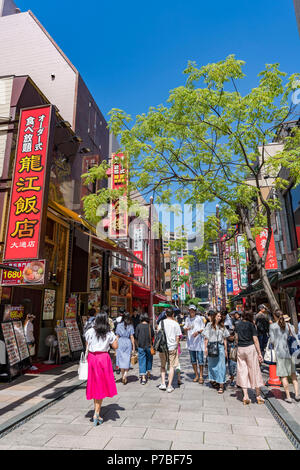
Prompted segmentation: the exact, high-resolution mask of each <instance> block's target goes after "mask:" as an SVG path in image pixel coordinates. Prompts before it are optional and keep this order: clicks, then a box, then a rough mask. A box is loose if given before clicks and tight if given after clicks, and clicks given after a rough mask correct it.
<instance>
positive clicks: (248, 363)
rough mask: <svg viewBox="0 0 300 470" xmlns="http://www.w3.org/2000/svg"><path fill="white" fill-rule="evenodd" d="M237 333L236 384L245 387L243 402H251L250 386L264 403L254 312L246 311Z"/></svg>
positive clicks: (239, 322) (257, 399) (261, 359)
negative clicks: (261, 391) (261, 393)
mask: <svg viewBox="0 0 300 470" xmlns="http://www.w3.org/2000/svg"><path fill="white" fill-rule="evenodd" d="M235 332H236V335H237V344H238V351H237V376H236V384H237V385H238V386H239V387H241V388H242V389H243V393H244V398H243V404H244V405H249V404H250V403H251V401H250V399H249V396H248V388H255V391H256V401H257V403H258V404H259V405H262V404H263V403H264V400H263V398H262V397H261V395H260V387H262V386H263V384H264V383H263V379H262V375H261V371H260V363H261V362H262V361H263V357H262V355H261V351H260V346H259V341H258V338H257V331H256V328H255V325H254V323H253V314H252V312H249V311H248V312H247V311H246V312H244V313H243V316H242V320H241V321H238V322H237V323H236V324H235Z"/></svg>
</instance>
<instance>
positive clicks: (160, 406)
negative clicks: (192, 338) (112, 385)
mask: <svg viewBox="0 0 300 470" xmlns="http://www.w3.org/2000/svg"><path fill="white" fill-rule="evenodd" d="M180 362H181V367H182V370H183V371H184V372H183V374H182V378H183V382H184V384H183V385H182V386H181V387H180V388H178V387H177V386H176V389H175V391H174V392H173V393H170V394H168V393H167V392H164V391H160V390H158V388H157V387H158V385H159V384H160V377H159V359H158V357H156V356H155V359H154V368H153V380H151V381H149V382H148V383H147V385H145V386H142V385H140V384H139V382H138V378H137V373H138V367H137V365H136V366H135V367H134V370H131V371H130V373H129V381H128V384H127V385H126V386H124V385H123V384H122V383H120V382H119V383H118V384H117V387H118V396H116V397H114V398H112V399H106V400H105V401H104V406H103V407H102V413H101V415H102V416H103V417H104V420H105V421H104V424H103V425H101V426H98V427H96V428H95V427H93V423H92V417H93V403H92V401H87V400H86V398H85V386H84V385H81V387H80V388H78V389H76V390H74V391H73V392H72V393H70V394H69V395H67V396H66V397H65V398H63V399H61V400H59V401H57V402H56V403H55V404H54V405H53V406H51V407H49V408H48V409H46V410H45V411H44V412H42V413H41V414H39V415H37V416H35V417H34V418H33V419H31V420H30V421H28V422H27V423H25V424H23V425H21V426H20V427H19V428H17V429H15V430H14V431H12V432H10V433H9V434H7V435H6V436H4V437H3V438H2V439H0V450H4V449H15V450H17V449H18V450H21V449H39V450H42V449H44V450H56V449H106V450H122V449H126V450H140V449H141V450H142V449H145V450H195V449H199V450H205V449H207V450H211V449H215V450H219V449H220V450H225V449H227V450H229V449H234V450H236V449H251V450H256V449H262V450H277V449H278V450H290V449H291V450H292V449H293V446H292V444H291V443H290V441H289V440H288V438H287V437H286V435H285V434H284V433H283V431H282V430H281V428H280V426H279V425H278V424H277V422H276V421H275V419H274V418H273V417H272V415H271V413H270V412H269V411H268V409H267V407H266V406H265V405H257V404H256V403H255V397H254V395H252V396H251V397H252V403H251V404H250V405H249V406H247V407H246V406H243V404H242V401H241V398H242V397H241V392H240V391H239V390H237V389H235V388H230V387H227V390H226V391H225V393H224V395H218V394H217V392H216V391H215V390H213V389H211V388H210V387H209V385H208V383H207V382H206V383H205V384H204V385H200V384H198V383H194V382H193V374H192V367H191V365H190V361H189V356H188V354H187V351H186V350H185V349H184V350H183V354H182V355H181V358H180ZM76 369H77V366H76V365H73V366H72V367H71V370H69V371H67V370H65V371H64V373H60V374H59V372H58V371H57V370H56V369H54V370H53V371H51V374H53V373H54V371H55V370H56V371H57V372H56V373H57V374H59V375H58V376H57V377H56V378H55V377H54V381H55V383H54V385H53V375H51V374H49V375H48V377H47V378H46V379H44V378H43V377H42V376H38V377H37V378H36V380H37V381H36V384H38V382H39V387H40V389H43V391H42V392H39V393H37V394H34V393H33V392H32V391H31V393H30V396H31V398H30V400H33V399H34V398H41V399H44V398H45V396H49V394H50V395H51V394H53V393H57V392H58V389H59V388H60V387H62V386H63V385H66V383H65V382H64V380H63V376H64V374H66V380H67V383H68V384H74V383H75V382H76V379H77V378H76ZM31 377H33V376H31ZM35 377H36V376H35ZM116 377H117V379H119V376H117V375H116ZM30 380H33V381H34V379H32V378H31V379H30ZM30 380H28V381H27V382H25V384H24V383H18V384H16V385H17V388H16V389H14V386H13V385H11V386H10V387H9V388H8V391H10V392H9V393H7V390H5V388H3V387H1V389H0V401H1V395H2V393H3V395H2V396H3V397H5V396H9V397H13V396H14V397H15V395H14V393H13V392H14V390H15V391H16V392H18V394H20V398H19V400H20V401H22V400H25V401H26V392H27V390H26V387H27V386H29V384H30ZM43 380H46V382H44V383H43ZM58 380H60V381H59V382H58ZM175 383H176V380H175V381H174V385H175ZM47 386H48V387H49V389H48V391H47ZM37 390H39V388H37ZM3 403H5V401H4V402H3ZM26 403H27V404H28V401H27V402H26ZM0 406H1V408H2V402H1V403H0ZM23 406H24V405H23ZM293 406H295V407H297V412H298V410H299V407H300V405H298V404H297V405H293ZM16 408H17V407H15V411H16ZM0 413H1V410H0ZM1 418H3V414H2V415H1ZM2 421H3V420H2Z"/></svg>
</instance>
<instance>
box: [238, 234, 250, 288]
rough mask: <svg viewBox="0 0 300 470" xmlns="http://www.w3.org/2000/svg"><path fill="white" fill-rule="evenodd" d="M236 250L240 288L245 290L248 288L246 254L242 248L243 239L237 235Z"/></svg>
mask: <svg viewBox="0 0 300 470" xmlns="http://www.w3.org/2000/svg"><path fill="white" fill-rule="evenodd" d="M236 242H237V249H238V254H239V270H240V287H241V288H242V289H245V288H246V287H248V270H247V252H246V248H245V246H244V237H243V236H242V235H238V236H237V237H236Z"/></svg>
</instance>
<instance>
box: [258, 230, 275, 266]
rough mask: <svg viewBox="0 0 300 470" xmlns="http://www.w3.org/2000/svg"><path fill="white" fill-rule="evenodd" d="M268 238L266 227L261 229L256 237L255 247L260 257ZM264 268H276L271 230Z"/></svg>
mask: <svg viewBox="0 0 300 470" xmlns="http://www.w3.org/2000/svg"><path fill="white" fill-rule="evenodd" d="M267 239H268V229H265V230H263V231H262V232H261V233H260V234H259V235H257V237H256V248H257V251H258V254H259V256H260V257H261V258H262V257H263V253H264V250H265V247H266V244H267ZM265 269H266V270H267V271H269V270H270V269H278V262H277V256H276V247H275V240H274V234H273V230H272V235H271V240H270V245H269V250H268V254H267V259H266V264H265Z"/></svg>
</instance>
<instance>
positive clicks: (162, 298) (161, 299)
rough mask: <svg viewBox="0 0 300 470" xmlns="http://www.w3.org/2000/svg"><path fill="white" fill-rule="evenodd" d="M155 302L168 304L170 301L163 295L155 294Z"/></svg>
mask: <svg viewBox="0 0 300 470" xmlns="http://www.w3.org/2000/svg"><path fill="white" fill-rule="evenodd" d="M153 302H154V303H155V304H157V303H159V302H168V299H167V297H166V296H165V295H162V294H154V298H153Z"/></svg>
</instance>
